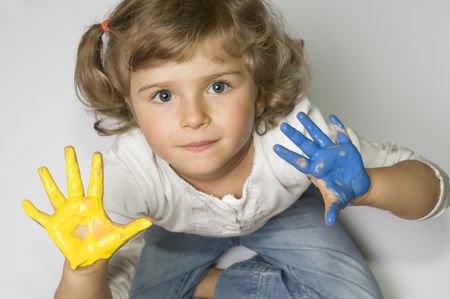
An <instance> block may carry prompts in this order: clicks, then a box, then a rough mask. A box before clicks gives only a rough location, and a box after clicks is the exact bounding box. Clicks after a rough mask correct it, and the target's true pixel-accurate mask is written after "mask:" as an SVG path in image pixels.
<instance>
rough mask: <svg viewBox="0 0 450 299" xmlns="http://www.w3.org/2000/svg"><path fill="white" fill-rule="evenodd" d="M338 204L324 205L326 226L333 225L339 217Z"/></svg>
mask: <svg viewBox="0 0 450 299" xmlns="http://www.w3.org/2000/svg"><path fill="white" fill-rule="evenodd" d="M340 209H341V208H340V207H339V204H338V203H337V202H330V203H328V204H327V203H325V222H326V224H328V225H333V224H334V223H336V220H337V218H338V216H339V211H340Z"/></svg>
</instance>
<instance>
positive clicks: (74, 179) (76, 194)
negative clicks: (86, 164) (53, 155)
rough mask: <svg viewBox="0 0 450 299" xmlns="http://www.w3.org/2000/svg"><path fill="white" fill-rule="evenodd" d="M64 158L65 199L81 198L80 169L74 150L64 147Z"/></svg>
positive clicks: (82, 191) (82, 192)
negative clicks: (65, 175)
mask: <svg viewBox="0 0 450 299" xmlns="http://www.w3.org/2000/svg"><path fill="white" fill-rule="evenodd" d="M64 156H65V158H66V174H67V190H68V194H67V195H68V196H67V197H68V199H72V198H80V197H83V196H84V190H83V183H82V182H81V176H80V168H79V166H78V162H77V157H76V155H75V150H74V148H73V147H71V146H66V147H65V148H64Z"/></svg>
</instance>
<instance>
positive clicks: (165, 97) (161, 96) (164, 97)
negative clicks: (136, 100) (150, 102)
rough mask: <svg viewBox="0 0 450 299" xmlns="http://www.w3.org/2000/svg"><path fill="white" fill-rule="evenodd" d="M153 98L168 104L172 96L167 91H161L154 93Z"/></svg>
mask: <svg viewBox="0 0 450 299" xmlns="http://www.w3.org/2000/svg"><path fill="white" fill-rule="evenodd" d="M153 98H156V99H157V100H159V101H161V102H168V101H170V100H171V99H172V94H171V93H170V91H168V90H161V91H159V92H158V93H156V94H155V96H154V97H153Z"/></svg>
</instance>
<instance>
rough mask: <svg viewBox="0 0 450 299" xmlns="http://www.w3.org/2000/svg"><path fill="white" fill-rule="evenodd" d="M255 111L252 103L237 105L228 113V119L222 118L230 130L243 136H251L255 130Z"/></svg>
mask: <svg viewBox="0 0 450 299" xmlns="http://www.w3.org/2000/svg"><path fill="white" fill-rule="evenodd" d="M254 114H255V111H254V108H253V106H252V105H248V104H242V105H236V106H235V107H233V109H230V110H229V111H228V113H227V117H226V119H224V120H222V122H223V124H224V125H225V126H226V127H227V128H228V131H229V132H234V133H235V134H236V133H237V134H238V135H240V136H241V137H242V138H244V137H247V136H249V135H250V134H251V133H252V131H253V125H254V118H255V115H254Z"/></svg>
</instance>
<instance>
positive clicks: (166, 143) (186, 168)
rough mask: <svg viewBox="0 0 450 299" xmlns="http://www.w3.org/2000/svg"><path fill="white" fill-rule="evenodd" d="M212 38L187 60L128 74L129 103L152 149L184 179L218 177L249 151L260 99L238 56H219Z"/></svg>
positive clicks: (232, 168)
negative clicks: (129, 79) (211, 41)
mask: <svg viewBox="0 0 450 299" xmlns="http://www.w3.org/2000/svg"><path fill="white" fill-rule="evenodd" d="M216 54H218V53H216V52H215V50H214V45H213V44H212V43H208V42H205V43H203V44H201V45H199V46H198V48H197V49H196V52H195V55H194V56H193V57H192V58H191V59H190V60H187V61H185V62H180V63H177V62H162V63H160V64H157V65H156V66H152V67H149V68H146V69H143V70H140V71H137V72H135V73H133V74H132V75H131V85H130V97H129V98H127V101H128V102H129V104H130V105H131V107H132V109H133V111H134V113H135V117H136V120H137V123H138V125H139V127H140V129H141V131H142V133H143V134H144V136H145V138H146V139H147V142H148V143H149V144H150V146H151V147H152V149H153V150H154V152H155V153H156V154H157V155H158V156H160V157H161V158H162V159H164V160H165V161H167V162H168V163H169V164H170V165H171V167H172V168H173V169H174V170H175V171H176V172H177V173H178V174H179V175H180V176H181V177H183V178H184V179H185V180H187V181H188V182H198V181H203V182H204V181H205V180H216V179H220V178H222V177H225V176H226V175H227V174H228V173H230V172H232V171H233V170H236V169H235V168H236V167H237V165H239V164H240V162H241V161H244V160H248V159H249V158H250V160H251V159H252V157H250V156H251V155H252V153H253V151H252V149H253V148H252V144H251V135H252V132H253V125H254V119H255V114H260V113H262V110H263V108H264V104H263V102H262V100H261V99H258V91H257V87H256V85H255V83H254V82H253V79H252V77H251V75H250V74H249V72H248V71H247V69H246V67H245V65H244V63H243V61H242V59H240V58H227V59H222V60H218V59H216V58H214V57H215V55H216Z"/></svg>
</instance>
